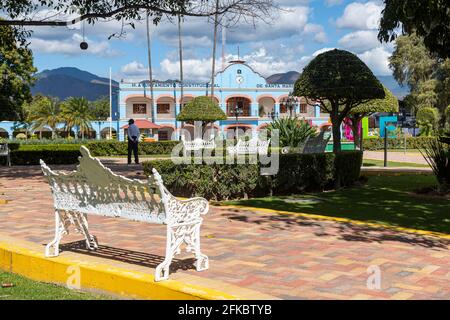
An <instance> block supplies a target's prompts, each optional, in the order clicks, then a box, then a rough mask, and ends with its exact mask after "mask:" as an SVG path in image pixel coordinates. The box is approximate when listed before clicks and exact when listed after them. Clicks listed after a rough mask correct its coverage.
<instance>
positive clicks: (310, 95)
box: [294, 49, 385, 152]
mask: <svg viewBox="0 0 450 320" xmlns="http://www.w3.org/2000/svg"><path fill="white" fill-rule="evenodd" d="M294 94H295V95H296V96H304V97H306V99H307V100H314V101H316V102H317V103H319V104H320V107H321V109H322V110H323V111H324V112H328V113H329V114H330V119H331V123H332V124H333V152H338V151H340V150H341V130H340V129H341V124H342V121H343V120H344V118H345V117H347V116H348V114H349V112H350V111H351V110H352V109H353V108H356V107H357V106H358V105H360V104H362V103H365V102H368V101H369V100H371V99H383V98H384V96H385V93H384V90H383V85H382V84H381V83H380V81H378V79H377V78H376V77H375V76H374V75H373V73H372V71H370V69H369V68H368V67H367V66H366V65H365V64H364V62H362V61H361V60H360V59H359V58H358V57H357V56H356V55H354V54H353V53H350V52H348V51H345V50H338V49H334V50H330V51H327V52H324V53H321V54H319V55H318V56H317V57H315V58H314V59H313V60H312V61H311V62H310V63H309V64H308V65H307V66H306V67H305V68H304V69H303V72H302V74H301V75H300V77H299V78H298V80H297V81H296V83H295V87H294Z"/></svg>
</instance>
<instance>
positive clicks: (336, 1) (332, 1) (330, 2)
mask: <svg viewBox="0 0 450 320" xmlns="http://www.w3.org/2000/svg"><path fill="white" fill-rule="evenodd" d="M343 2H344V0H325V4H326V5H327V7H333V6H337V5H340V4H342V3H343Z"/></svg>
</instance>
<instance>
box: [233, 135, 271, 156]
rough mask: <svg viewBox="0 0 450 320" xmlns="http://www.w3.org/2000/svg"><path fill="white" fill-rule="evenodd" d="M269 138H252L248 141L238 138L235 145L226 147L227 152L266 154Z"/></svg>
mask: <svg viewBox="0 0 450 320" xmlns="http://www.w3.org/2000/svg"><path fill="white" fill-rule="evenodd" d="M269 145H270V139H269V140H260V139H258V138H252V139H250V140H248V141H243V140H238V142H237V143H236V145H235V146H231V147H228V148H227V151H228V153H229V154H231V155H234V154H237V155H243V154H259V155H267V152H268V151H269Z"/></svg>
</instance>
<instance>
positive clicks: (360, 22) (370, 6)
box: [336, 1, 383, 30]
mask: <svg viewBox="0 0 450 320" xmlns="http://www.w3.org/2000/svg"><path fill="white" fill-rule="evenodd" d="M382 9H383V7H382V5H381V4H378V3H377V2H373V1H369V2H367V3H359V2H352V3H350V4H349V5H347V6H346V7H345V10H344V14H343V15H342V16H341V17H339V18H338V19H337V20H336V26H337V27H338V28H350V29H358V30H375V29H378V23H379V21H380V17H381V10H382Z"/></svg>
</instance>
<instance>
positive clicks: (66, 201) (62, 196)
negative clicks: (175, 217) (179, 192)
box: [41, 146, 166, 223]
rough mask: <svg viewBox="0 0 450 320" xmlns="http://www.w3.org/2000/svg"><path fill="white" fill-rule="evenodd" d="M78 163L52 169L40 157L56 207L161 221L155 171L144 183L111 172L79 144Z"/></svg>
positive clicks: (159, 184) (163, 209) (160, 207)
mask: <svg viewBox="0 0 450 320" xmlns="http://www.w3.org/2000/svg"><path fill="white" fill-rule="evenodd" d="M80 152H81V154H82V156H81V157H79V161H80V164H79V165H78V167H77V170H76V171H72V172H70V173H64V172H55V171H53V170H51V169H50V168H49V167H48V166H47V165H46V164H45V163H44V161H42V160H41V167H42V171H43V172H44V175H45V176H47V178H48V181H49V184H50V188H51V190H52V193H53V199H54V206H55V209H57V210H66V211H76V212H81V213H89V214H96V215H102V216H110V217H123V218H127V219H130V220H137V221H146V222H154V223H165V220H166V214H165V207H164V204H163V201H162V200H163V199H162V197H161V187H162V188H164V186H163V184H162V180H160V176H159V174H155V179H156V178H158V179H159V181H156V180H155V179H154V178H152V177H149V181H148V182H147V183H146V182H144V181H141V180H137V179H128V178H125V177H123V176H120V175H117V174H114V173H113V172H112V171H111V170H110V169H109V168H106V167H105V166H103V164H102V163H101V162H100V160H98V159H97V158H93V157H92V156H91V155H90V153H89V150H88V149H87V148H86V147H84V146H82V147H81V148H80Z"/></svg>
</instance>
